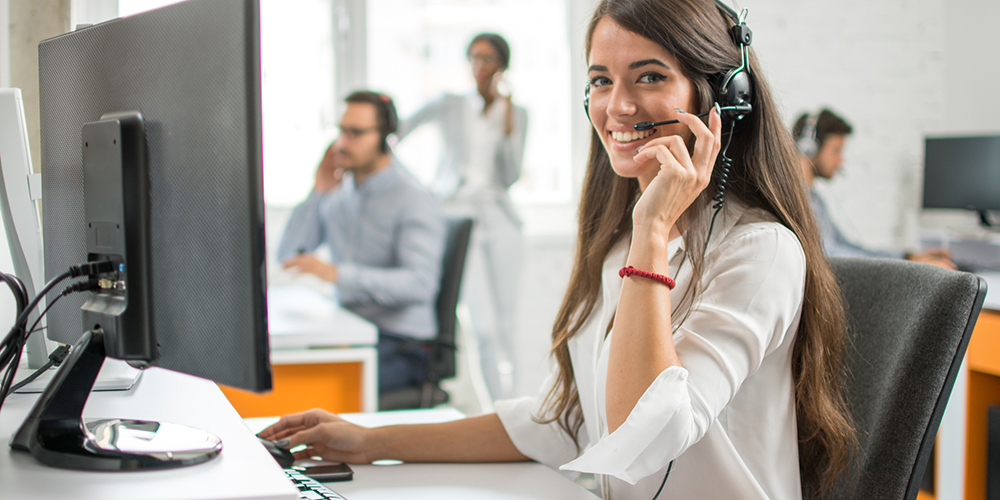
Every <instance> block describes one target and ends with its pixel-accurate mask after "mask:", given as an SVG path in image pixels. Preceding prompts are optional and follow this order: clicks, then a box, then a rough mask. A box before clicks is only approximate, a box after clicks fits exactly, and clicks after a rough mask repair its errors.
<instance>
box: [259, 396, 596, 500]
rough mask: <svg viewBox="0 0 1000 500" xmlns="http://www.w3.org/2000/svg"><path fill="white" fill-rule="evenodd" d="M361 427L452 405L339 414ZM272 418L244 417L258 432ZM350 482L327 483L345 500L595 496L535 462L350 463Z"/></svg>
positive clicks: (449, 415) (430, 418)
mask: <svg viewBox="0 0 1000 500" xmlns="http://www.w3.org/2000/svg"><path fill="white" fill-rule="evenodd" d="M342 416H343V417H344V419H345V420H347V421H349V422H353V423H355V424H358V425H363V426H365V427H379V426H383V425H393V424H405V423H434V422H447V421H449V420H455V419H457V418H461V417H462V414H461V413H460V412H458V411H457V410H404V411H393V412H383V413H369V414H361V413H358V414H344V415H342ZM276 420H277V419H276V418H252V419H246V423H247V426H248V427H249V428H250V429H251V430H252V431H258V432H259V431H260V430H263V429H264V428H265V427H267V426H268V425H270V424H271V423H273V422H275V421H276ZM351 468H352V469H354V479H353V480H352V481H344V482H331V483H326V485H327V486H329V487H330V489H332V490H334V491H336V492H337V493H340V494H341V495H343V496H344V497H346V498H347V499H348V500H400V499H407V500H470V499H475V500H595V499H597V498H598V497H597V496H595V495H594V494H592V493H590V492H589V491H587V490H586V489H584V488H583V487H581V486H580V485H578V484H576V483H574V482H573V481H570V480H569V479H566V478H565V477H564V476H563V475H562V474H559V473H558V472H556V471H554V470H552V469H550V468H548V467H546V466H544V465H542V464H539V463H536V462H519V463H503V464H404V463H396V464H392V465H351Z"/></svg>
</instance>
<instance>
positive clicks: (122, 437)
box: [10, 330, 222, 471]
mask: <svg viewBox="0 0 1000 500" xmlns="http://www.w3.org/2000/svg"><path fill="white" fill-rule="evenodd" d="M104 358H105V350H104V333H103V332H102V331H101V330H92V331H89V332H87V333H85V334H84V335H83V337H81V338H80V341H79V342H77V344H76V345H75V346H73V350H72V351H71V352H70V354H69V356H68V357H67V358H66V360H65V361H63V364H62V366H61V367H60V368H59V371H58V372H57V373H56V375H55V377H53V379H52V382H51V383H50V384H49V386H48V388H46V389H45V392H43V393H42V395H41V396H40V397H39V398H38V401H37V402H36V403H35V406H34V407H33V408H32V409H31V412H30V413H29V414H28V418H27V419H25V421H24V423H23V424H22V425H21V428H20V429H18V431H17V433H16V434H14V437H13V439H12V440H11V443H10V446H11V448H14V449H15V450H21V451H27V452H30V453H31V455H32V456H34V457H35V458H36V459H38V461H40V462H42V463H44V464H46V465H51V466H54V467H60V468H64V469H79V470H101V471H126V470H155V469H170V468H175V467H183V466H186V465H194V464H198V463H202V462H205V461H208V460H211V459H212V458H214V457H216V456H218V454H219V452H220V451H221V450H222V441H221V440H220V439H219V438H218V436H216V435H214V434H212V433H210V432H207V431H203V430H200V429H195V428H192V427H188V426H185V425H178V424H169V423H162V422H151V421H146V420H122V419H110V420H92V421H88V422H84V421H83V419H82V414H83V407H84V405H85V404H86V403H87V397H88V396H89V395H90V390H91V388H92V387H93V385H94V381H95V380H96V379H97V373H98V372H99V371H100V369H101V365H102V364H103V363H104Z"/></svg>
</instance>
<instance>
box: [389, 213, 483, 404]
mask: <svg viewBox="0 0 1000 500" xmlns="http://www.w3.org/2000/svg"><path fill="white" fill-rule="evenodd" d="M471 236H472V219H469V218H464V217H463V218H449V219H448V221H447V231H446V234H445V237H446V239H445V250H444V260H443V262H442V265H441V286H440V288H439V290H438V298H437V309H436V310H437V320H438V334H437V337H436V338H434V339H432V340H427V341H414V342H418V343H419V345H418V346H416V348H419V349H422V350H424V352H426V353H427V369H426V379H425V380H424V383H423V385H422V386H421V387H407V388H404V389H399V390H395V391H390V392H387V393H384V394H380V395H379V402H378V407H379V410H399V409H404V408H430V407H433V406H437V405H439V404H442V403H446V402H447V401H448V393H447V392H445V391H444V390H443V389H441V385H440V384H441V381H442V380H444V379H447V378H451V377H454V376H455V353H456V350H457V348H456V345H455V329H456V327H457V324H458V319H457V316H456V315H455V308H456V307H458V297H459V291H460V290H461V285H462V272H463V271H464V270H465V257H466V254H467V253H468V251H469V239H470V237H471Z"/></svg>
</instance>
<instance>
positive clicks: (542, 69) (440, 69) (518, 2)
mask: <svg viewBox="0 0 1000 500" xmlns="http://www.w3.org/2000/svg"><path fill="white" fill-rule="evenodd" d="M367 12H368V15H367V19H368V26H367V42H368V60H367V66H368V86H369V87H370V88H372V89H375V90H379V91H383V92H386V93H387V94H389V95H390V96H392V97H393V99H395V101H396V106H397V108H398V110H399V114H400V116H401V117H406V116H408V115H409V114H411V113H413V112H414V111H416V110H417V109H418V108H419V107H420V106H421V105H422V104H423V103H425V102H426V101H428V100H430V99H432V98H433V97H435V96H436V95H439V94H440V93H442V92H445V91H447V92H455V93H464V92H468V91H470V90H472V89H473V88H474V87H475V82H474V80H473V79H472V75H471V71H470V68H469V63H468V61H467V60H466V55H465V51H466V48H467V47H468V43H469V41H470V40H471V39H472V37H473V36H475V35H476V34H477V33H480V32H484V31H489V32H496V33H499V34H500V35H502V36H503V37H504V38H506V39H507V42H508V43H509V44H510V46H511V65H510V69H508V70H507V72H506V74H505V77H506V79H507V81H508V82H509V83H510V87H511V90H512V97H513V100H514V102H515V103H517V104H519V105H521V106H524V107H525V108H527V110H528V136H527V141H526V144H525V154H524V166H523V169H522V173H521V178H520V180H519V181H518V182H517V184H515V185H514V187H513V188H512V190H511V195H512V196H513V197H514V200H515V201H517V202H519V203H521V204H551V203H568V202H569V201H570V190H571V181H570V171H571V169H570V162H571V158H570V133H571V130H570V126H569V125H568V124H567V123H566V118H567V117H569V116H570V109H569V107H570V104H571V99H570V98H569V97H568V96H569V94H570V84H571V82H570V78H569V75H570V47H569V42H568V36H567V23H566V18H567V17H566V16H567V13H566V2H559V1H538V0H368V2H367ZM428 128H429V127H423V129H428ZM440 148H441V140H440V137H439V136H438V134H436V133H435V132H434V131H433V130H420V131H418V132H415V133H414V134H413V135H411V136H409V137H407V139H406V141H403V142H402V143H401V144H400V145H399V147H398V148H397V149H396V152H397V154H398V156H399V157H400V159H401V160H402V162H403V163H404V164H405V165H407V166H408V167H409V168H410V169H411V170H412V171H413V172H414V174H416V176H417V177H419V178H420V179H422V180H425V181H426V180H429V179H430V178H433V175H434V171H433V170H434V168H435V167H436V165H437V158H438V154H439V152H440Z"/></svg>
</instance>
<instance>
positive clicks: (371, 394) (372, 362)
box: [360, 348, 378, 412]
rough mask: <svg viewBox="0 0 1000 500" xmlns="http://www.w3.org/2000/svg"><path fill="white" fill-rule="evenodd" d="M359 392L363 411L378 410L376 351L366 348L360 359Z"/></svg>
mask: <svg viewBox="0 0 1000 500" xmlns="http://www.w3.org/2000/svg"><path fill="white" fill-rule="evenodd" d="M361 371H362V375H361V391H360V392H361V394H362V398H363V399H362V400H363V409H362V411H364V412H375V411H378V351H377V350H376V349H374V348H372V349H368V350H366V352H365V353H364V355H363V359H362V361H361Z"/></svg>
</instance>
